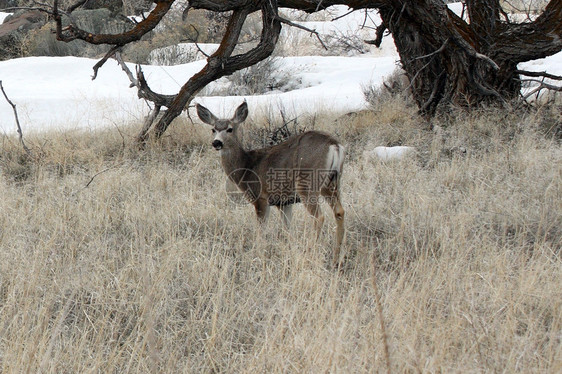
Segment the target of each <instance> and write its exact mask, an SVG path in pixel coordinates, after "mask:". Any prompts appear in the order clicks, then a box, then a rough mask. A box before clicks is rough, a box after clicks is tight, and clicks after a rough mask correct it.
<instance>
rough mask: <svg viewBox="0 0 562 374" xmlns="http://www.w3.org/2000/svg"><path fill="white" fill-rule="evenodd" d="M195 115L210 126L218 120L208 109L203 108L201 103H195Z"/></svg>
mask: <svg viewBox="0 0 562 374" xmlns="http://www.w3.org/2000/svg"><path fill="white" fill-rule="evenodd" d="M197 115H198V116H199V119H200V120H201V121H203V122H205V123H207V124H209V125H211V126H214V125H215V123H216V122H217V120H218V118H217V117H215V115H214V114H213V113H211V111H210V110H209V109H207V108H205V107H204V106H203V105H200V104H197Z"/></svg>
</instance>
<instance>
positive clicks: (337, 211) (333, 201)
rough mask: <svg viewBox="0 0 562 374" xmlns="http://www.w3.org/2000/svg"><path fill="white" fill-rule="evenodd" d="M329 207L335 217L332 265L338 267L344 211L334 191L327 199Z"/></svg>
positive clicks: (343, 232)
mask: <svg viewBox="0 0 562 374" xmlns="http://www.w3.org/2000/svg"><path fill="white" fill-rule="evenodd" d="M327 200H328V203H329V204H330V207H331V208H332V210H333V211H334V217H335V218H336V226H337V227H336V246H335V248H334V258H333V266H334V267H338V266H339V262H340V249H341V246H342V243H343V237H344V234H345V228H344V215H345V211H344V210H343V206H342V205H341V201H340V198H339V195H338V194H337V193H335V194H334V195H333V196H331V197H330V198H328V199H327Z"/></svg>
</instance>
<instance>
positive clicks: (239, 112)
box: [232, 100, 248, 124]
mask: <svg viewBox="0 0 562 374" xmlns="http://www.w3.org/2000/svg"><path fill="white" fill-rule="evenodd" d="M246 117H248V103H246V100H244V102H243V103H242V104H240V106H239V107H238V108H237V109H236V113H234V117H232V122H233V123H235V124H239V123H242V122H244V121H245V120H246Z"/></svg>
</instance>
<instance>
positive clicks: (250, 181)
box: [197, 101, 344, 266]
mask: <svg viewBox="0 0 562 374" xmlns="http://www.w3.org/2000/svg"><path fill="white" fill-rule="evenodd" d="M197 115H198V116H199V118H200V119H201V120H202V121H203V122H205V123H207V124H209V125H211V126H213V134H214V139H213V143H212V145H213V147H214V148H215V149H216V150H218V151H219V152H220V157H221V163H222V167H223V169H224V171H225V172H226V174H227V175H228V178H229V179H230V180H231V181H232V182H234V183H235V184H236V185H237V186H238V188H239V189H240V190H241V191H242V192H243V193H244V194H245V195H246V197H247V198H248V199H249V200H250V201H251V202H252V204H253V205H254V208H255V210H256V214H257V217H258V221H260V222H264V221H265V219H266V218H267V215H268V212H269V207H270V206H276V207H277V208H279V210H280V211H281V212H282V216H283V221H284V223H285V225H286V227H288V226H289V225H290V221H291V206H292V204H294V203H298V202H302V203H303V204H304V206H305V207H306V209H307V211H308V212H309V213H310V214H311V215H312V216H313V217H314V218H315V222H314V225H315V229H316V233H317V236H318V235H320V231H321V229H322V225H323V223H324V216H323V215H322V212H321V209H320V203H321V201H322V200H326V202H328V204H329V205H330V207H331V208H332V210H333V211H334V216H335V218H336V225H337V229H336V244H335V249H334V253H333V264H334V266H338V265H339V257H340V248H341V245H342V241H343V237H344V210H343V207H342V204H341V201H340V193H339V185H340V178H341V173H342V167H343V161H344V147H343V146H342V145H341V144H339V143H338V142H337V141H336V140H335V139H334V138H332V137H331V136H330V135H328V134H325V133H322V132H318V131H308V132H305V133H302V134H299V135H296V136H293V137H291V138H289V139H288V140H287V141H285V142H284V143H281V144H278V145H275V146H271V147H266V148H262V149H255V150H249V151H248V150H245V149H244V148H243V147H242V145H241V143H240V140H239V139H238V135H237V132H238V127H239V125H240V124H241V123H242V122H244V120H245V119H246V117H247V116H248V105H247V104H246V102H245V101H244V102H243V103H242V104H241V105H240V106H239V107H238V108H237V109H236V112H235V114H234V116H233V117H232V118H231V119H219V118H217V117H216V116H215V115H214V114H212V113H211V112H210V111H209V110H208V109H207V108H205V107H204V106H202V105H199V104H197Z"/></svg>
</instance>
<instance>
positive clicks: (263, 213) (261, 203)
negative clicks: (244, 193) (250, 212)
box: [254, 199, 269, 223]
mask: <svg viewBox="0 0 562 374" xmlns="http://www.w3.org/2000/svg"><path fill="white" fill-rule="evenodd" d="M254 208H255V209H256V215H257V216H258V222H259V223H264V222H265V221H266V220H267V216H268V215H269V205H268V204H267V201H266V200H264V199H257V200H256V201H255V202H254Z"/></svg>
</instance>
